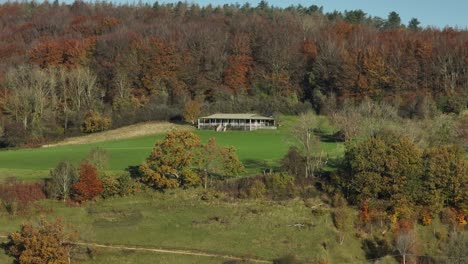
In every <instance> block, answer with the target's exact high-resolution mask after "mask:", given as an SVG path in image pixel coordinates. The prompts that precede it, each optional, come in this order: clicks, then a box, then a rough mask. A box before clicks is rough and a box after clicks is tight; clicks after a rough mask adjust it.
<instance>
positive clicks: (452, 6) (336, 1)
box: [113, 0, 468, 29]
mask: <svg viewBox="0 0 468 264" xmlns="http://www.w3.org/2000/svg"><path fill="white" fill-rule="evenodd" d="M113 1H119V0H113ZM120 1H122V0H120ZM125 1H127V0H125ZM182 1H183V0H182ZM127 2H131V0H130V1H127ZM159 2H160V3H162V2H178V1H170V0H160V1H159ZM187 2H189V3H192V2H193V3H197V4H199V5H207V4H209V3H211V4H212V5H223V4H231V3H236V2H237V3H239V4H241V5H242V4H243V3H245V2H249V3H250V4H251V5H252V6H256V5H257V4H258V3H259V2H260V0H250V1H245V0H187ZM267 2H268V3H269V4H270V5H274V6H278V7H287V6H290V5H298V4H301V5H303V6H311V5H318V6H323V8H324V11H325V12H332V11H334V10H338V11H344V10H355V9H362V10H363V11H364V12H366V13H367V14H369V15H372V16H379V17H382V18H386V17H387V15H388V13H390V12H391V11H396V12H397V13H398V14H400V17H401V19H402V22H403V23H404V24H407V23H408V21H409V20H410V19H411V18H413V17H416V18H417V19H418V20H419V21H420V22H421V25H422V26H434V27H439V28H443V27H445V26H450V27H459V28H461V29H466V28H468V0H269V1H267Z"/></svg>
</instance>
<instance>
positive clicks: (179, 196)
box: [0, 190, 364, 263]
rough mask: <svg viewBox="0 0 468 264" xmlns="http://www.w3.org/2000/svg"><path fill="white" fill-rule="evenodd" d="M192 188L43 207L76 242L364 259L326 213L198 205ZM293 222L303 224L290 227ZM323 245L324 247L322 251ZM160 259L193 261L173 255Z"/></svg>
mask: <svg viewBox="0 0 468 264" xmlns="http://www.w3.org/2000/svg"><path fill="white" fill-rule="evenodd" d="M198 193H199V190H187V191H184V190H175V191H172V192H171V193H165V194H159V193H154V194H153V195H147V194H141V195H138V196H133V197H126V198H118V199H111V200H105V201H99V202H97V203H95V204H88V205H87V206H85V207H81V208H67V207H65V206H63V205H62V204H61V203H60V202H54V201H46V202H45V203H44V204H43V205H44V206H46V207H50V208H54V209H53V210H54V212H53V213H52V215H51V216H55V215H58V216H62V217H64V218H65V219H66V221H67V222H69V223H71V224H72V225H74V226H75V227H76V228H77V229H78V230H79V232H80V234H81V236H82V239H83V240H89V241H95V242H98V243H114V244H128V245H138V246H147V247H163V248H172V249H190V250H199V251H204V252H212V253H217V254H227V255H236V256H252V257H259V258H264V259H273V258H277V257H279V256H282V255H285V254H288V253H293V254H296V255H297V256H299V257H301V258H302V259H312V260H313V259H318V258H323V257H325V258H328V259H329V261H330V263H349V262H355V261H363V260H364V253H363V251H362V250H361V249H360V246H361V244H360V242H359V241H358V240H357V239H356V238H355V236H353V235H352V234H350V235H348V236H347V239H346V242H345V243H344V244H343V245H339V244H338V243H337V242H336V230H335V229H334V227H333V223H332V220H331V217H330V214H326V215H323V216H314V215H313V214H312V213H311V211H310V209H308V208H307V207H306V206H304V203H303V202H302V201H300V200H291V201H288V202H284V203H277V202H275V203H273V202H267V201H258V200H257V201H248V200H247V201H245V200H244V201H236V202H234V203H229V202H223V201H214V202H204V201H201V200H200V199H199V195H198ZM26 218H28V217H16V218H9V217H6V216H3V217H0V232H10V231H12V230H16V229H18V225H19V224H20V223H21V222H23V221H24V220H25V219H26ZM297 223H302V224H306V225H308V226H309V227H306V228H303V229H298V228H295V227H292V226H291V225H294V224H297ZM323 243H326V244H327V249H324V247H323ZM100 251H101V252H103V251H106V250H104V249H100ZM105 254H108V253H105ZM138 254H139V253H138ZM138 254H137V255H138ZM143 255H148V254H146V253H145V254H143ZM114 258H117V257H116V256H114ZM138 258H139V257H138ZM142 258H146V257H145V256H142ZM139 261H143V260H141V259H139ZM93 263H100V262H99V261H96V262H93ZM118 263H125V262H118ZM167 263H194V262H191V261H187V262H185V260H184V258H181V259H179V258H174V261H168V262H167ZM218 263H221V261H220V262H218Z"/></svg>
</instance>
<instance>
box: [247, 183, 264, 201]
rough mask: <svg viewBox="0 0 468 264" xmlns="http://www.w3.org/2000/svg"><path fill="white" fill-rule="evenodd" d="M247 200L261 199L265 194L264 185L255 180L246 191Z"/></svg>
mask: <svg viewBox="0 0 468 264" xmlns="http://www.w3.org/2000/svg"><path fill="white" fill-rule="evenodd" d="M247 193H248V196H249V198H253V199H259V198H263V197H264V196H265V194H266V187H265V184H264V183H263V182H262V181H260V180H255V181H254V182H253V183H252V185H250V187H249V189H248V191H247Z"/></svg>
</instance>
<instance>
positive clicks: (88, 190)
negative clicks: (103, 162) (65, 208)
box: [73, 162, 102, 202]
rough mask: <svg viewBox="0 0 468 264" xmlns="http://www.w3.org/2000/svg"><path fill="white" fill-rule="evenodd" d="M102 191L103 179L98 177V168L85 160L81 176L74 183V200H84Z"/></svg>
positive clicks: (81, 168)
mask: <svg viewBox="0 0 468 264" xmlns="http://www.w3.org/2000/svg"><path fill="white" fill-rule="evenodd" d="M101 193H102V181H101V180H100V179H98V177H97V170H96V168H94V167H93V166H92V165H90V164H88V163H87V162H84V163H83V164H81V167H80V178H79V179H78V182H76V183H75V184H74V185H73V194H74V197H73V198H74V200H75V201H77V202H84V201H88V200H91V199H93V198H94V197H96V196H98V195H100V194H101Z"/></svg>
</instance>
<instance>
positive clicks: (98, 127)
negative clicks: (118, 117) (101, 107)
mask: <svg viewBox="0 0 468 264" xmlns="http://www.w3.org/2000/svg"><path fill="white" fill-rule="evenodd" d="M111 123H112V121H111V119H110V118H108V117H104V116H101V115H100V114H99V113H95V112H90V113H88V114H87V115H86V117H85V120H84V122H83V124H82V125H81V131H83V132H84V133H94V132H98V131H104V130H108V129H109V128H110V127H111Z"/></svg>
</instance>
